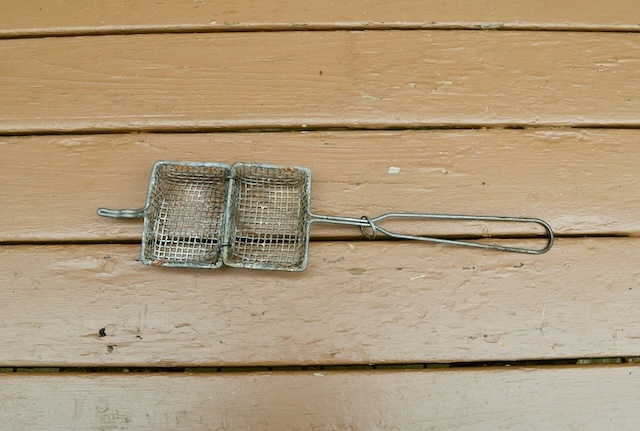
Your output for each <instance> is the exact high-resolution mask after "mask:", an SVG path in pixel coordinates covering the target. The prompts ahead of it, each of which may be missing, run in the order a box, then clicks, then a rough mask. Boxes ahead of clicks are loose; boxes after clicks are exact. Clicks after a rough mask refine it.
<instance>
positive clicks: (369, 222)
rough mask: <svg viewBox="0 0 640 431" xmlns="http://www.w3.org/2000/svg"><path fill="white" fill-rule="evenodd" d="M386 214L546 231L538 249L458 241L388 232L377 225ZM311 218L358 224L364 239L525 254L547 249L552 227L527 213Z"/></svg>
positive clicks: (552, 237) (402, 214) (409, 214)
mask: <svg viewBox="0 0 640 431" xmlns="http://www.w3.org/2000/svg"><path fill="white" fill-rule="evenodd" d="M390 218H402V219H429V220H465V221H495V222H511V223H514V222H515V223H534V224H538V225H540V226H542V227H543V228H544V230H545V233H546V238H547V245H546V246H544V247H543V248H541V249H534V248H523V247H510V246H504V245H497V244H483V243H478V242H471V241H461V240H455V239H445V238H434V237H428V236H417V235H405V234H401V233H396V232H392V231H390V230H388V229H384V228H382V227H380V226H378V223H379V222H380V221H382V220H386V219H390ZM311 221H317V222H323V223H333V224H347V225H351V226H358V227H359V228H360V232H362V235H363V236H364V237H365V238H367V239H375V238H376V236H377V234H378V232H380V233H382V234H384V235H386V236H388V237H390V238H397V239H409V240H416V241H427V242H435V243H441V244H449V245H459V246H464V247H474V248H484V249H490V250H500V251H511V252H515V253H527V254H543V253H546V252H547V251H549V250H550V249H551V247H552V246H553V241H554V235H553V229H552V228H551V226H549V224H548V223H547V222H546V221H544V220H541V219H538V218H530V217H500V216H471V215H457V214H422V213H387V214H382V215H379V216H377V217H373V218H369V217H367V216H363V217H362V218H360V219H356V218H349V217H334V216H324V215H316V214H311ZM367 228H369V229H371V233H369V232H367V230H366V229H367Z"/></svg>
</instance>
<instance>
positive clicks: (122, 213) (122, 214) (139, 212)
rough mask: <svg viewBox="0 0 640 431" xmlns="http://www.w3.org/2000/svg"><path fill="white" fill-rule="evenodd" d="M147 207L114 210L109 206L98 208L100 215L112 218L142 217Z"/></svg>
mask: <svg viewBox="0 0 640 431" xmlns="http://www.w3.org/2000/svg"><path fill="white" fill-rule="evenodd" d="M144 210H145V208H140V209H135V210H112V209H109V208H98V215H100V216H102V217H111V218H142V217H144Z"/></svg>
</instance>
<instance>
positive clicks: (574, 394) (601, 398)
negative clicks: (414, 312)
mask: <svg viewBox="0 0 640 431" xmlns="http://www.w3.org/2000/svg"><path fill="white" fill-rule="evenodd" d="M639 376H640V372H638V367H637V366H617V367H598V368H588V367H587V368H585V367H581V368H579V367H572V368H551V369H549V368H547V369H513V370H509V369H490V370H488V369H483V370H473V371H472V370H464V371H461V370H457V371H410V372H407V371H405V372H389V371H387V372H366V373H365V372H357V373H354V372H326V371H323V372H316V373H311V372H307V373H269V374H268V373H258V374H244V373H242V374H240V373H238V374H235V373H233V374H217V375H215V374H214V375H180V374H178V375H175V374H173V375H166V374H165V375H162V374H161V375H157V374H156V375H84V376H80V375H27V376H25V375H16V374H13V375H12V374H4V375H0V414H1V415H2V417H3V423H4V426H5V427H7V429H12V430H22V429H29V430H30V431H39V430H43V431H44V430H51V429H56V430H61V431H66V430H77V431H81V430H87V431H89V430H91V431H93V430H109V429H118V430H154V431H162V430H167V431H169V430H171V431H173V430H176V429H180V430H194V431H196V430H202V431H205V430H207V431H209V430H228V429H229V430H238V429H278V430H354V429H357V430H360V429H363V430H365V429H366V430H378V429H384V430H425V429H428V430H440V429H446V430H457V431H463V430H468V431H470V430H473V431H479V430H487V431H498V430H514V429H540V430H549V431H564V430H568V429H580V430H593V431H596V430H598V431H599V430H603V429H616V430H629V431H631V430H635V429H637V424H638V422H640V413H639V412H640V409H639V408H638V407H639V406H638V399H639V397H640V389H639V388H640V377H639Z"/></svg>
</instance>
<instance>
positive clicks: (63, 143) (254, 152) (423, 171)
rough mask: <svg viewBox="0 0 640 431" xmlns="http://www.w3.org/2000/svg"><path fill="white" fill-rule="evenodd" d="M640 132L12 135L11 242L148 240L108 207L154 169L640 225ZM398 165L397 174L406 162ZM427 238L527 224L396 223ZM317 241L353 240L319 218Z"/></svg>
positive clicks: (5, 141) (386, 200)
mask: <svg viewBox="0 0 640 431" xmlns="http://www.w3.org/2000/svg"><path fill="white" fill-rule="evenodd" d="M639 140H640V131H638V130H605V131H601V130H580V131H576V130H530V131H526V130H483V131H481V130H472V131H459V130H451V131H404V132H317V133H316V132H314V133H251V134H241V133H225V134H139V135H136V134H134V135H89V136H32V137H11V138H0V159H2V160H4V161H5V163H4V166H3V169H1V170H0V184H2V185H3V187H2V188H0V201H2V202H11V204H10V205H0V241H2V242H8V241H11V242H28V241H45V242H46V241H123V240H139V239H140V237H141V233H142V223H141V222H140V221H126V220H125V221H123V220H112V219H105V218H101V217H98V216H97V215H96V209H97V208H99V207H111V208H137V207H141V206H144V202H145V198H146V192H147V186H148V180H149V174H150V170H151V166H152V164H153V163H154V162H155V161H157V160H161V159H165V160H194V161H217V162H225V163H233V162H236V161H241V160H243V161H253V162H260V163H274V164H282V165H294V166H307V167H309V168H310V169H311V170H312V175H313V187H312V208H313V210H314V212H317V213H320V214H332V215H346V216H352V217H360V216H362V215H365V214H366V215H369V216H375V215H378V214H382V213H386V212H392V211H405V212H441V213H454V214H455V213H461V214H495V215H516V216H535V217H540V218H543V219H545V220H547V221H548V222H549V223H550V224H551V225H552V226H553V228H554V229H555V231H556V233H558V234H564V235H566V234H569V235H593V234H598V235H605V234H606V235H618V234H638V233H640V222H639V221H638V218H637V217H636V215H637V214H638V212H640V196H639V195H638V193H637V190H638V189H639V188H640V169H638V161H639V160H640V146H638V145H636V144H637V141H639ZM396 168H397V169H396ZM390 226H393V227H398V228H402V229H409V230H408V231H412V232H414V233H420V234H425V235H453V234H459V235H462V234H467V235H472V234H483V233H485V232H486V231H484V230H483V229H484V228H487V229H489V228H490V232H492V233H494V234H511V235H513V234H516V233H521V232H522V230H521V229H515V226H508V225H507V226H503V227H500V228H499V227H498V226H495V225H494V226H483V225H478V224H460V223H412V224H410V225H409V226H406V225H405V226H400V225H390ZM311 232H312V235H313V237H314V238H324V239H326V238H354V237H357V236H359V235H360V233H359V231H358V230H357V229H354V228H352V227H346V228H338V227H336V226H326V225H322V224H315V225H314V226H313V228H312V230H311Z"/></svg>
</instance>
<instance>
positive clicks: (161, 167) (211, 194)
mask: <svg viewBox="0 0 640 431" xmlns="http://www.w3.org/2000/svg"><path fill="white" fill-rule="evenodd" d="M228 175H229V167H228V166H226V165H216V164H210V165H203V164H199V165H185V164H172V163H164V164H158V165H156V167H155V170H154V173H153V181H152V185H151V189H150V192H149V197H148V203H147V219H146V220H145V226H146V228H145V230H144V234H143V243H142V244H143V249H142V258H143V261H144V260H147V261H148V262H145V263H150V264H152V265H154V264H155V265H167V266H192V265H194V264H195V265H198V266H200V267H208V268H216V267H219V266H220V265H222V260H221V256H220V242H221V237H222V230H223V215H224V206H225V187H226V186H225V184H226V177H227V176H228Z"/></svg>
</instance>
